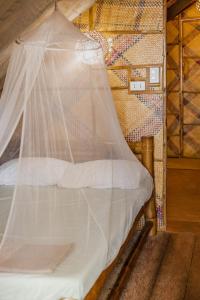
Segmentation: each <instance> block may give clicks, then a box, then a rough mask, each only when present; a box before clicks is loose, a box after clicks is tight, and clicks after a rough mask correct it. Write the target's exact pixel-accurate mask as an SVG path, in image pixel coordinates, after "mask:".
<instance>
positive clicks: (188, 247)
mask: <svg viewBox="0 0 200 300" xmlns="http://www.w3.org/2000/svg"><path fill="white" fill-rule="evenodd" d="M199 270H200V235H199V234H194V233H177V234H174V233H160V234H158V236H156V237H155V238H150V239H149V240H148V242H147V243H146V245H145V247H144V249H143V251H142V252H141V255H140V257H139V259H138V261H137V264H136V266H135V268H134V269H133V271H132V274H131V276H130V280H129V282H128V284H127V286H126V288H125V289H124V290H123V292H122V297H121V298H120V300H200V272H199Z"/></svg>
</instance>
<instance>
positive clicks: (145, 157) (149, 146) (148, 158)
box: [142, 137, 157, 235]
mask: <svg viewBox="0 0 200 300" xmlns="http://www.w3.org/2000/svg"><path fill="white" fill-rule="evenodd" d="M142 162H143V165H144V166H145V168H146V169H147V170H148V171H149V173H150V174H151V175H152V177H153V178H154V139H153V137H143V138H142ZM145 219H146V221H151V222H153V227H152V229H151V231H150V235H156V233H157V217H156V203H155V192H153V194H152V196H151V199H150V200H149V202H148V203H147V205H146V207H145Z"/></svg>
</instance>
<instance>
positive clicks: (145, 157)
mask: <svg viewBox="0 0 200 300" xmlns="http://www.w3.org/2000/svg"><path fill="white" fill-rule="evenodd" d="M153 145H154V139H153V137H143V138H142V140H141V142H138V143H137V144H135V143H131V144H129V146H130V148H131V150H132V151H133V152H134V153H136V154H140V155H141V161H142V163H143V165H144V166H145V168H146V169H147V170H148V171H149V172H150V174H151V175H152V177H153V178H154V146H153ZM143 215H144V216H145V225H144V227H143V229H142V231H141V233H140V235H139V238H138V239H137V242H136V243H135V244H134V246H133V248H132V249H131V251H130V254H129V255H128V258H127V259H126V260H125V262H124V264H123V266H122V268H121V271H120V273H119V276H118V277H117V280H116V281H115V283H114V285H113V286H112V288H111V290H110V293H109V295H108V296H107V298H106V299H104V300H118V299H119V297H120V295H121V292H122V290H123V288H124V287H125V285H126V283H127V281H128V279H129V276H130V274H131V271H132V269H133V267H134V264H135V262H136V260H137V258H138V256H139V254H140V252H141V250H142V247H143V245H144V243H145V241H146V239H147V237H148V235H151V236H153V235H156V233H157V221H156V220H157V219H156V205H155V194H154V192H153V194H152V196H151V198H150V199H149V201H147V202H146V204H145V205H144V206H143V207H142V208H141V210H140V212H139V214H138V215H137V217H136V219H135V221H134V223H133V226H132V228H131V230H130V232H129V234H128V237H127V239H126V241H125V242H124V244H123V245H122V247H121V249H120V251H119V253H118V256H117V257H116V259H115V260H114V261H113V262H112V264H111V265H110V266H109V267H108V268H107V269H106V270H104V271H103V272H102V273H101V275H100V276H99V278H98V279H97V281H96V282H95V284H94V285H93V287H92V288H91V290H90V291H89V293H88V294H87V296H86V297H85V299H84V300H97V299H98V297H99V295H100V292H101V290H102V289H103V287H104V285H105V282H106V280H107V279H108V277H109V276H110V274H111V272H112V270H113V269H114V267H115V266H116V264H117V262H118V261H119V259H120V258H121V257H122V254H123V253H124V251H125V249H126V247H127V245H128V244H129V242H130V241H131V239H133V237H134V236H135V232H136V230H137V226H138V223H139V221H140V218H141V217H142V216H143ZM60 300H65V298H64V299H60ZM66 300H67V299H66Z"/></svg>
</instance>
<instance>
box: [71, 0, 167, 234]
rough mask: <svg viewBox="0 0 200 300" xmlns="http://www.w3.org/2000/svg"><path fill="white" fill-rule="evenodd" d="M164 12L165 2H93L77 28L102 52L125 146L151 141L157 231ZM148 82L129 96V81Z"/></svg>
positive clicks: (161, 209)
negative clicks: (152, 76)
mask: <svg viewBox="0 0 200 300" xmlns="http://www.w3.org/2000/svg"><path fill="white" fill-rule="evenodd" d="M164 12H165V9H164V1H163V0H158V1H154V0H148V1H145V0H97V1H96V3H95V5H94V6H93V7H92V9H90V11H87V12H86V13H84V14H83V15H81V16H80V17H79V18H78V19H77V20H76V21H75V24H76V25H77V26H78V27H79V28H80V29H81V30H83V31H85V32H87V34H89V35H91V36H92V37H93V38H95V39H97V40H98V41H99V42H100V43H101V45H102V47H103V50H104V55H105V61H106V64H107V67H108V77H109V80H110V85H111V88H112V91H113V97H114V102H115V105H116V109H117V112H118V116H119V120H120V123H121V127H122V130H123V132H124V135H125V138H126V140H127V142H128V143H132V142H135V141H139V140H140V139H141V137H142V136H148V135H154V136H155V159H156V161H155V176H156V201H157V213H158V227H159V229H161V230H162V229H164V228H165V192H164V191H165V184H164V182H165V154H164V153H165V149H164V144H165V141H164V136H165V128H164V126H163V124H164V122H163V120H164V115H165V109H164V107H165V93H164V88H165V76H164V75H165V26H164V23H165V18H164V16H165V13H164ZM151 66H159V68H160V71H161V74H162V78H161V81H160V85H159V86H150V84H149V68H150V67H151ZM134 78H137V79H138V78H141V79H142V80H145V81H146V85H147V88H146V91H145V92H143V93H132V92H130V91H129V82H130V80H132V79H133V80H134Z"/></svg>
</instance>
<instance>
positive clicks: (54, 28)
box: [0, 12, 152, 272]
mask: <svg viewBox="0 0 200 300" xmlns="http://www.w3.org/2000/svg"><path fill="white" fill-rule="evenodd" d="M20 119H21V120H22V130H21V136H20V151H19V157H18V158H17V159H15V160H11V161H8V162H7V163H6V164H5V165H4V169H3V170H1V171H2V172H3V171H4V176H3V175H2V177H0V181H1V182H0V184H1V185H7V186H9V185H10V187H9V193H10V194H9V197H7V198H6V199H7V201H6V202H5V205H4V210H3V213H2V214H3V219H2V220H1V224H0V225H1V226H0V238H1V244H0V271H9V272H16V271H17V272H52V271H53V270H54V269H55V268H56V267H57V266H58V265H59V264H60V263H61V262H62V260H63V259H67V257H70V255H72V254H73V253H77V256H76V257H77V259H80V258H82V259H83V260H84V259H85V260H86V259H87V256H88V255H89V256H90V257H89V258H90V259H91V250H92V252H93V253H94V252H95V251H99V253H100V254H99V257H100V259H99V264H100V265H101V268H102V269H103V268H105V266H106V265H107V264H108V263H109V262H110V261H111V260H112V259H113V258H114V257H115V255H116V254H117V252H118V250H119V248H120V246H121V243H122V242H123V240H124V238H125V236H124V235H120V234H119V236H118V238H117V240H115V242H114V243H113V239H112V230H113V228H112V227H113V226H114V225H113V224H116V220H115V222H114V219H115V218H116V215H117V216H118V220H117V224H118V226H119V227H120V226H121V228H122V230H121V231H124V232H125V233H126V234H127V230H128V225H127V220H128V217H129V216H130V210H134V209H135V210H138V207H139V205H138V203H135V204H134V203H132V199H131V195H132V193H133V192H134V191H133V190H135V189H137V188H138V187H139V186H141V185H142V184H146V186H148V189H146V190H144V194H145V196H144V197H143V198H144V199H143V203H140V205H142V204H144V202H145V200H147V197H149V195H150V194H151V191H152V181H151V177H150V175H149V174H148V172H147V171H146V170H145V169H144V167H143V166H142V165H141V164H140V163H139V162H138V160H137V159H136V157H135V156H134V155H133V153H132V152H131V151H130V149H129V147H128V145H127V143H126V142H125V139H124V137H123V134H122V131H121V128H120V125H119V122H118V119H117V115H116V111H115V108H114V104H113V101H112V96H111V90H110V87H109V84H108V79H107V73H106V69H105V66H104V60H103V54H102V49H101V47H100V45H99V44H98V43H97V42H96V41H94V40H92V39H91V38H89V37H87V36H86V35H84V34H82V33H81V32H80V31H79V30H78V29H77V28H76V27H75V26H74V25H73V24H72V23H71V22H70V21H68V20H66V19H65V17H63V16H62V15H61V14H60V13H59V12H55V13H53V14H52V15H51V16H50V17H49V18H48V19H47V20H46V21H45V23H43V24H42V25H41V26H40V27H39V28H37V29H35V30H34V31H32V32H30V33H29V34H26V35H25V36H23V37H22V38H21V39H20V40H19V43H17V44H16V45H15V47H14V50H13V53H12V56H11V59H10V63H9V68H8V72H7V76H6V81H5V85H4V89H3V92H2V96H1V100H0V128H1V130H0V155H1V156H2V155H3V153H4V152H5V151H6V147H7V145H8V143H9V141H10V140H11V137H12V136H13V134H14V131H15V130H16V128H17V126H18V124H19V121H20ZM1 168H3V165H2V166H1ZM7 171H9V172H8V173H9V174H8V175H9V176H8V175H5V173H6V172H7ZM6 174H7V173H6ZM4 196H5V195H4ZM4 198H5V197H4ZM140 198H141V197H140ZM145 198H146V199H145ZM116 199H117V201H116ZM4 200H5V199H4ZM117 212H118V213H117ZM119 212H120V213H119ZM119 216H120V217H119ZM131 221H132V220H131ZM115 226H116V225H115Z"/></svg>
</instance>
